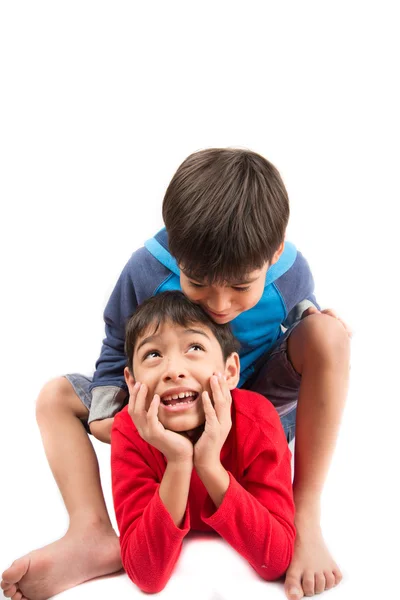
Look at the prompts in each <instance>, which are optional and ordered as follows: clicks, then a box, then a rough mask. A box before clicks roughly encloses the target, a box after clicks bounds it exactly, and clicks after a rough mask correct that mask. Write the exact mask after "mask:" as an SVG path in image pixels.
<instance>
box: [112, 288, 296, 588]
mask: <svg viewBox="0 0 400 600" xmlns="http://www.w3.org/2000/svg"><path fill="white" fill-rule="evenodd" d="M237 349H238V343H237V341H236V340H235V338H234V336H233V334H232V332H231V329H230V326H229V324H223V325H218V324H216V323H215V322H214V321H213V320H212V319H211V318H210V317H209V316H208V315H207V314H206V313H205V312H204V311H203V310H202V308H200V306H199V305H196V304H193V303H191V302H190V301H189V300H188V299H187V298H186V297H185V296H184V295H183V294H182V293H181V292H177V291H172V292H165V293H162V294H159V295H157V296H154V297H152V298H150V299H148V300H146V301H145V302H144V303H143V304H141V306H140V307H139V308H138V309H137V310H136V312H135V313H134V315H133V316H132V317H131V319H130V320H129V322H128V324H127V328H126V341H125V352H126V355H127V357H128V367H126V368H125V379H126V382H127V385H128V388H129V393H130V400H129V404H128V405H127V406H126V407H125V408H124V409H123V410H122V411H121V412H120V413H118V414H117V415H116V417H115V420H114V424H113V428H112V433H111V468H112V486H113V499H114V507H115V513H116V517H117V521H118V527H119V530H120V545H121V558H122V563H123V566H124V568H125V571H126V572H127V574H128V575H129V577H130V578H131V579H132V581H134V583H136V585H138V586H139V587H140V589H142V590H143V591H145V592H151V593H155V592H159V591H160V590H162V589H163V588H164V587H165V585H166V583H167V582H168V580H169V578H170V576H171V573H172V570H173V568H174V565H175V564H176V561H177V560H178V557H179V554H180V551H181V548H182V541H183V539H184V537H185V536H186V534H187V533H188V531H189V530H190V529H194V530H197V531H215V532H217V533H218V534H219V535H221V536H222V537H224V538H225V540H226V541H227V542H228V543H229V544H231V546H232V547H233V548H235V549H236V550H237V551H238V552H239V553H240V554H241V555H242V556H243V557H244V558H245V559H246V560H247V561H248V562H249V563H250V564H251V566H252V567H253V568H254V569H255V570H256V571H257V573H258V574H259V575H260V576H261V577H263V578H264V579H266V580H273V579H276V578H278V577H280V576H281V575H283V574H284V573H285V571H286V569H287V568H288V566H289V564H290V561H291V558H292V554H293V548H294V539H295V527H294V502H293V496H292V485H291V465H290V459H291V452H290V450H289V447H288V445H287V441H286V438H285V434H284V431H283V428H282V425H281V423H280V420H279V416H278V414H277V412H276V410H275V408H274V407H273V405H272V404H271V403H270V402H269V401H268V400H266V399H265V398H264V397H263V396H261V395H259V394H257V393H255V392H251V391H248V390H241V389H235V388H236V385H237V383H238V381H239V356H238V354H237V352H236V350H237ZM231 390H232V392H231Z"/></svg>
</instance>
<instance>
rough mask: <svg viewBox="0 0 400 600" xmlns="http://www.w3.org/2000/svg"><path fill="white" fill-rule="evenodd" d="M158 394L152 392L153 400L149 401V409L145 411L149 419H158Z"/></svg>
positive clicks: (159, 400)
mask: <svg viewBox="0 0 400 600" xmlns="http://www.w3.org/2000/svg"><path fill="white" fill-rule="evenodd" d="M160 402H161V399H160V396H159V395H158V394H154V396H153V400H152V401H151V403H150V406H149V410H148V411H147V417H148V419H149V420H150V421H152V422H154V421H158V409H159V407H160Z"/></svg>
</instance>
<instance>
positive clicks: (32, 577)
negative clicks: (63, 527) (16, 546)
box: [1, 525, 122, 600]
mask: <svg viewBox="0 0 400 600" xmlns="http://www.w3.org/2000/svg"><path fill="white" fill-rule="evenodd" d="M121 568H122V563H121V557H120V548H119V540H118V537H117V535H116V533H115V531H114V530H113V529H112V528H111V527H110V526H105V525H96V526H94V525H91V526H90V527H89V526H86V527H85V526H83V525H82V526H77V525H75V526H74V527H73V528H71V527H70V528H69V529H68V531H67V533H66V534H65V536H64V537H62V538H61V539H59V540H57V541H56V542H53V543H52V544H49V545H48V546H44V548H40V549H39V550H35V551H34V552H30V553H29V554H26V555H25V556H22V557H21V558H18V559H17V560H15V561H14V562H13V564H12V565H11V567H9V568H8V569H6V571H4V573H3V575H2V581H1V587H2V589H3V593H4V595H5V596H6V597H7V598H12V600H23V599H24V598H25V599H28V600H46V599H47V598H50V597H51V596H54V595H55V594H59V593H60V592H62V591H64V590H67V589H69V588H71V587H74V586H76V585H79V584H80V583H83V582H84V581H88V580H89V579H93V578H94V577H99V576H100V575H108V574H109V573H114V572H115V571H119V570H120V569H121Z"/></svg>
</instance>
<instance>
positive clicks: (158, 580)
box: [122, 557, 169, 594]
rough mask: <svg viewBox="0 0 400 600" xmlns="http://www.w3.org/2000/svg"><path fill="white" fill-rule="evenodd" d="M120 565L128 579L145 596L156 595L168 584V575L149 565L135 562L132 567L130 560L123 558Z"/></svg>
mask: <svg viewBox="0 0 400 600" xmlns="http://www.w3.org/2000/svg"><path fill="white" fill-rule="evenodd" d="M132 562H133V561H132ZM122 565H123V567H124V569H125V572H126V574H127V575H128V577H129V579H130V580H131V581H132V582H133V583H134V584H135V585H136V586H137V587H138V588H139V589H140V590H141V591H142V592H146V593H147V594H158V592H161V591H162V590H163V589H164V588H165V586H166V585H167V583H168V580H169V576H168V574H166V573H165V572H163V570H162V569H161V568H159V569H156V568H154V567H152V565H150V564H149V563H147V564H143V563H142V564H140V563H139V562H136V561H135V564H134V565H132V563H131V561H130V560H124V557H122Z"/></svg>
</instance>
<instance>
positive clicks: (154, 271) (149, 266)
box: [124, 246, 171, 304]
mask: <svg viewBox="0 0 400 600" xmlns="http://www.w3.org/2000/svg"><path fill="white" fill-rule="evenodd" d="M124 272H125V276H127V277H129V278H130V279H131V280H132V283H133V285H134V287H135V290H136V296H137V300H138V303H139V304H140V303H141V302H143V300H145V299H146V298H149V297H150V296H152V295H153V294H154V292H155V290H156V289H157V288H158V287H159V286H160V284H161V283H162V282H163V281H164V280H165V279H167V278H168V277H169V276H170V275H171V271H170V270H169V269H168V268H167V267H165V266H164V265H163V264H161V263H160V262H159V261H158V260H157V259H156V258H155V257H154V256H153V255H152V254H151V253H150V252H149V251H148V250H147V248H145V247H144V246H143V247H141V248H139V249H138V250H136V251H135V252H134V253H133V254H132V256H131V257H130V259H129V260H128V262H127V264H126V266H125V269H124Z"/></svg>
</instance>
